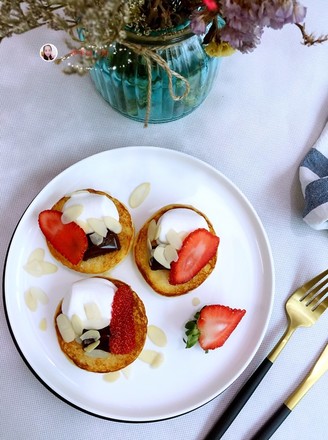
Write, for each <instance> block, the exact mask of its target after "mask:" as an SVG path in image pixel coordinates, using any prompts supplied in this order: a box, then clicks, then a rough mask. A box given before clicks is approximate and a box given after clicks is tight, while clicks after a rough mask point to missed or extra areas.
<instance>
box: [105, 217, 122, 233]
mask: <svg viewBox="0 0 328 440" xmlns="http://www.w3.org/2000/svg"><path fill="white" fill-rule="evenodd" d="M104 222H105V225H106V227H107V228H108V229H109V230H110V231H112V232H114V233H115V234H119V233H120V232H122V225H121V223H120V222H119V221H117V220H116V219H115V218H114V217H110V216H107V217H104Z"/></svg>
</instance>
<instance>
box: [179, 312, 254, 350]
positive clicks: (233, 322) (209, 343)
mask: <svg viewBox="0 0 328 440" xmlns="http://www.w3.org/2000/svg"><path fill="white" fill-rule="evenodd" d="M245 313H246V310H244V309H232V308H230V307H228V306H222V305H219V304H214V305H208V306H204V307H203V308H202V309H201V311H200V312H198V313H196V315H195V319H194V320H192V321H189V322H187V324H186V326H185V328H186V329H187V331H186V335H187V341H185V342H186V348H190V347H192V346H193V345H195V344H196V342H197V341H198V343H199V345H200V346H201V347H202V349H203V350H205V351H207V350H214V349H215V348H218V347H222V345H223V344H224V343H225V342H226V340H227V339H228V338H229V336H230V335H231V333H232V332H233V331H234V330H235V328H236V327H237V325H238V324H239V322H240V321H241V319H242V317H243V316H244V315H245Z"/></svg>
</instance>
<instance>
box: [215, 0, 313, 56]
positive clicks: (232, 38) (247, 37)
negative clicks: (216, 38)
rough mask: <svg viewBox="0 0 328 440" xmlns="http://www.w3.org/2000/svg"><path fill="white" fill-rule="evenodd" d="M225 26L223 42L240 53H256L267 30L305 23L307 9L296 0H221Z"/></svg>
mask: <svg viewBox="0 0 328 440" xmlns="http://www.w3.org/2000/svg"><path fill="white" fill-rule="evenodd" d="M221 5H222V13H223V16H224V19H225V21H226V26H225V27H224V28H223V29H222V31H221V39H222V40H223V41H227V42H229V43H230V44H231V46H232V47H234V48H236V49H238V50H240V51H241V52H249V51H251V50H253V49H254V48H255V47H256V46H257V45H258V44H259V43H260V39H261V36H262V33H263V28H264V27H271V28H273V29H280V28H282V27H283V26H284V25H285V24H287V23H299V22H301V21H303V20H304V17H305V15H306V8H305V7H304V6H302V5H301V4H299V3H298V1H297V0H243V1H240V0H221Z"/></svg>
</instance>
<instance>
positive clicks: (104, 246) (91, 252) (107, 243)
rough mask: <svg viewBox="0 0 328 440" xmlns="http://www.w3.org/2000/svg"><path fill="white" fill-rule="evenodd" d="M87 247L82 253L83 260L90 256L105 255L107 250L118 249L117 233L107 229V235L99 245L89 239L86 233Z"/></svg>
mask: <svg viewBox="0 0 328 440" xmlns="http://www.w3.org/2000/svg"><path fill="white" fill-rule="evenodd" d="M87 239H88V248H87V250H86V251H85V253H84V255H83V260H84V261H86V260H89V259H90V258H94V257H99V256H100V255H106V254H108V253H109V252H114V251H119V250H120V249H121V245H120V241H119V238H118V235H117V234H115V232H112V231H110V230H108V229H107V235H106V237H105V238H104V239H103V242H102V243H101V244H100V245H98V246H97V245H95V244H93V243H92V241H91V240H90V235H89V234H87Z"/></svg>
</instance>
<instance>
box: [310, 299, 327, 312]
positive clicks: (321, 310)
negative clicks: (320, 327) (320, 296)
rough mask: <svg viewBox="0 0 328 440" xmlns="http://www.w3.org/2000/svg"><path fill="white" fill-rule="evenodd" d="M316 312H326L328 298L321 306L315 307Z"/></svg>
mask: <svg viewBox="0 0 328 440" xmlns="http://www.w3.org/2000/svg"><path fill="white" fill-rule="evenodd" d="M313 309H314V311H316V312H317V313H319V314H322V313H323V312H324V311H325V310H327V309H328V296H327V298H325V299H324V300H323V301H321V303H320V304H317V305H315V306H314V308H313Z"/></svg>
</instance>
